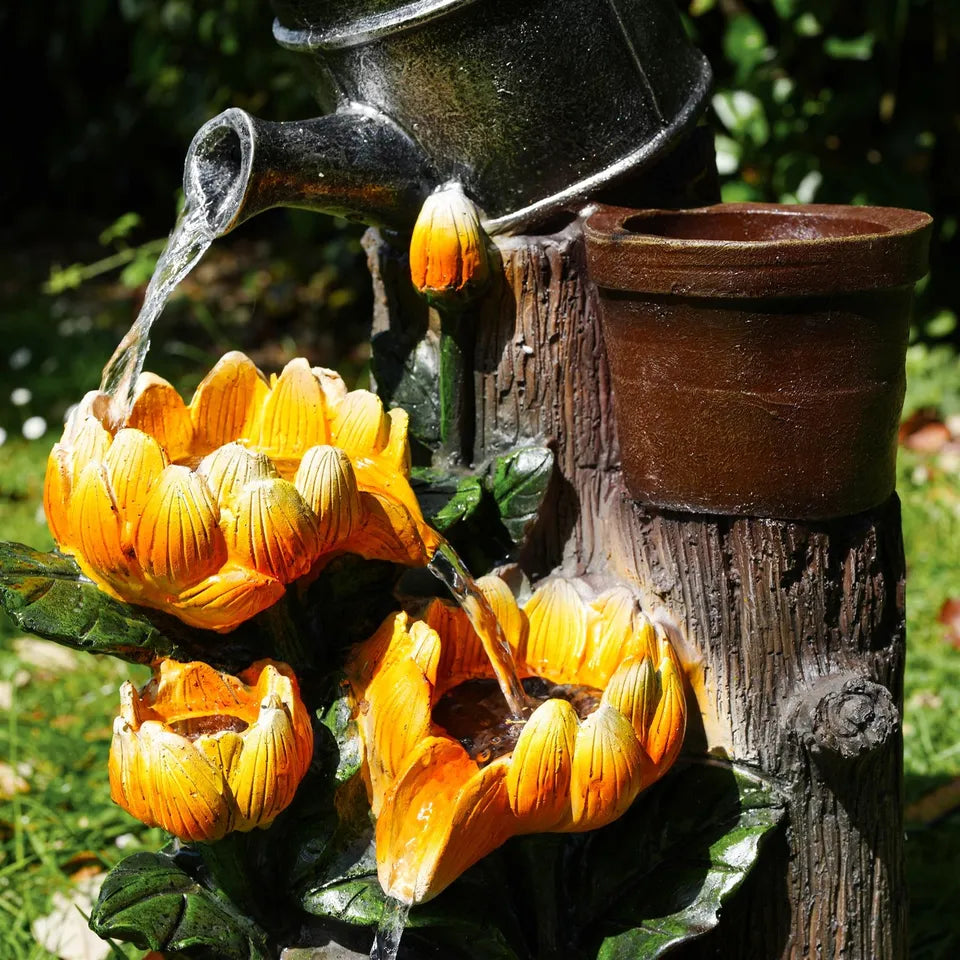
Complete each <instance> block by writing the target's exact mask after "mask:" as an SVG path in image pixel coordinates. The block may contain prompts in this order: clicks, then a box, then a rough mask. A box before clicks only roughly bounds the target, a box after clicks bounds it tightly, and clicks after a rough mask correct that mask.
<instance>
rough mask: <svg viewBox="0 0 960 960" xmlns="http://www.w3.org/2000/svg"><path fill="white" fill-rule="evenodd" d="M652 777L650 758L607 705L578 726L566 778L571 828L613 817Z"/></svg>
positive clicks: (605, 821) (601, 823) (590, 826)
mask: <svg viewBox="0 0 960 960" xmlns="http://www.w3.org/2000/svg"><path fill="white" fill-rule="evenodd" d="M652 779H653V771H652V764H651V762H650V758H649V757H648V756H647V754H646V753H645V752H644V749H643V747H641V746H640V743H639V742H638V741H637V737H636V735H635V734H634V732H633V727H631V726H630V723H629V722H628V721H627V719H626V718H625V717H624V716H623V715H622V714H621V713H619V712H618V711H617V710H614V709H613V707H611V706H610V705H609V704H605V703H601V704H600V706H599V708H598V709H597V710H595V711H594V712H593V713H591V714H590V716H589V717H587V719H586V720H584V721H583V723H582V724H581V725H580V729H579V730H578V731H577V740H576V745H575V747H574V752H573V771H572V775H571V777H570V807H571V813H572V817H573V819H572V825H571V829H572V830H593V829H595V828H596V827H602V826H604V825H606V824H608V823H610V822H612V821H613V820H616V819H617V817H619V816H620V815H621V814H622V813H624V812H625V811H626V809H627V807H629V806H630V804H631V803H633V801H634V798H635V797H636V795H637V793H638V792H639V791H640V789H641V788H642V787H643V786H645V785H646V784H647V783H649V782H650V781H651V780H652Z"/></svg>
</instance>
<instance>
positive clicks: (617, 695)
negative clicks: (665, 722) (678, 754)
mask: <svg viewBox="0 0 960 960" xmlns="http://www.w3.org/2000/svg"><path fill="white" fill-rule="evenodd" d="M603 702H604V703H609V704H610V706H611V707H613V708H614V709H615V710H617V711H618V712H619V713H622V714H623V716H624V717H626V718H627V720H628V721H629V722H630V726H631V727H633V732H634V733H635V734H636V736H637V739H638V740H639V741H640V743H641V744H642V745H643V746H647V735H648V733H649V731H650V725H651V723H652V722H653V717H654V714H655V713H656V710H657V705H658V704H659V703H660V676H659V675H658V674H657V671H656V668H655V667H654V665H653V661H652V660H651V659H650V658H649V657H644V658H643V659H642V660H636V659H629V660H626V661H624V663H622V664H621V665H620V667H619V669H618V670H617V671H616V673H614V675H613V676H612V677H611V678H610V682H609V683H608V684H607V687H606V689H605V690H604V691H603Z"/></svg>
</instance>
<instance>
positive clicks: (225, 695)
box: [110, 660, 313, 842]
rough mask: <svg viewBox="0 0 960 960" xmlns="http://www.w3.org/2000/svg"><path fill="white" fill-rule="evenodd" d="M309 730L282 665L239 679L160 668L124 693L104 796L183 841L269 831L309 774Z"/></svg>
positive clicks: (262, 664)
mask: <svg viewBox="0 0 960 960" xmlns="http://www.w3.org/2000/svg"><path fill="white" fill-rule="evenodd" d="M312 755H313V729H312V727H311V726H310V718H309V716H308V715H307V711H306V708H305V707H304V705H303V702H302V701H301V699H300V691H299V688H298V686H297V679H296V677H295V676H294V674H293V671H292V670H291V669H290V667H288V666H287V665H286V664H285V663H276V662H274V661H270V660H260V661H258V662H257V663H255V664H254V665H253V666H252V667H250V668H249V669H247V670H245V671H244V672H243V673H241V674H240V676H239V677H234V676H231V675H230V674H225V673H218V672H217V671H216V670H214V669H213V667H210V666H208V665H207V664H205V663H201V662H196V663H177V662H175V661H173V660H164V661H162V662H161V663H160V664H159V666H158V667H157V668H156V669H155V672H154V676H153V679H152V680H150V682H149V683H148V684H147V685H146V686H145V687H144V688H143V690H141V691H140V692H139V693H138V692H137V691H136V689H134V686H133V684H131V683H129V682H127V683H124V684H123V686H122V687H121V688H120V716H119V717H117V718H116V720H115V721H114V724H113V742H112V744H111V746H110V796H111V797H112V798H113V800H114V802H115V803H118V804H119V805H120V806H121V807H123V809H124V810H126V811H127V812H128V813H131V814H133V816H135V817H136V818H137V819H138V820H142V821H143V822H144V823H146V824H147V825H148V826H151V827H154V826H159V827H163V829H164V830H167V831H169V832H170V833H172V834H175V835H176V836H178V837H179V838H180V839H181V840H203V841H206V842H213V841H214V840H219V839H220V838H221V837H222V836H223V835H224V834H226V833H229V832H230V831H231V830H243V831H246V830H252V829H253V828H254V827H266V826H269V824H270V822H271V821H272V820H273V819H274V817H276V816H277V814H278V813H280V811H281V810H283V809H284V808H285V807H286V806H287V805H288V804H289V803H290V801H291V800H292V799H293V795H294V793H295V792H296V789H297V786H298V785H299V783H300V781H301V780H302V779H303V775H304V774H305V773H306V772H307V768H308V767H309V766H310V758H311V756H312Z"/></svg>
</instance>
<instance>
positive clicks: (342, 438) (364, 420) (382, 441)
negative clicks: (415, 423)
mask: <svg viewBox="0 0 960 960" xmlns="http://www.w3.org/2000/svg"><path fill="white" fill-rule="evenodd" d="M391 422H392V421H391V420H390V418H389V417H388V416H387V415H386V414H385V413H384V412H383V404H382V403H381V402H380V398H379V397H378V396H377V395H376V394H375V393H371V392H370V391H369V390H351V391H350V393H348V394H347V395H346V396H345V397H344V398H343V400H342V401H341V402H340V404H339V406H338V407H337V409H336V412H335V414H334V416H333V423H332V425H331V430H330V436H331V440H330V442H331V443H332V444H334V445H335V446H337V447H340V448H341V449H342V450H345V451H346V452H347V453H348V454H349V455H350V456H352V457H369V456H373V455H374V454H377V453H379V452H380V451H381V450H383V449H384V448H385V447H386V446H387V443H388V442H389V440H390V425H391Z"/></svg>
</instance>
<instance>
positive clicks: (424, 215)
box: [410, 183, 490, 297]
mask: <svg viewBox="0 0 960 960" xmlns="http://www.w3.org/2000/svg"><path fill="white" fill-rule="evenodd" d="M489 276H490V264H489V258H488V254H487V245H486V237H485V235H484V232H483V228H482V227H481V226H480V216H479V212H478V211H477V208H476V206H475V205H474V203H473V201H472V200H470V198H469V197H467V195H466V194H465V193H464V192H463V187H462V186H461V185H460V184H459V183H447V184H444V185H443V186H441V187H439V188H438V189H437V190H436V191H435V192H434V193H432V194H431V195H430V196H429V197H427V199H426V200H425V201H424V204H423V206H422V207H421V209H420V214H419V216H418V217H417V222H416V223H415V224H414V227H413V234H412V236H411V238H410V277H411V279H412V280H413V285H414V286H415V287H416V288H417V289H418V290H419V291H420V292H421V293H424V294H427V295H430V296H441V297H442V296H448V295H451V294H458V293H460V292H462V291H464V290H465V289H467V288H475V289H479V288H480V287H482V286H483V285H484V284H485V283H486V281H487V279H488V278H489Z"/></svg>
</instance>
